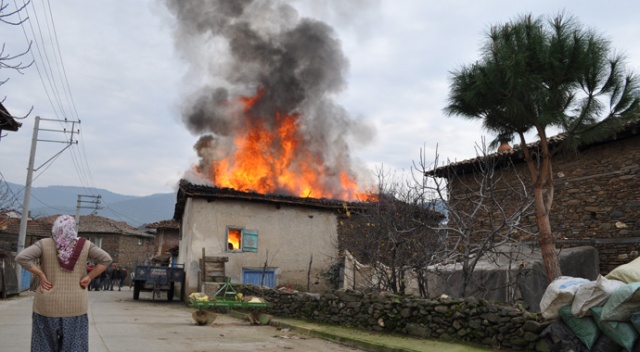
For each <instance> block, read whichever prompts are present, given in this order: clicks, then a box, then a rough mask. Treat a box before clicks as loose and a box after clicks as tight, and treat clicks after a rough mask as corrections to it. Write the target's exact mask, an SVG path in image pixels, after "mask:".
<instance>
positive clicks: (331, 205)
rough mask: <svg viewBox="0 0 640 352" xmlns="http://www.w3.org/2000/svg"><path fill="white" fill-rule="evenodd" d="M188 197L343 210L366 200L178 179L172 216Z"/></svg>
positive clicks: (362, 204) (178, 214)
mask: <svg viewBox="0 0 640 352" xmlns="http://www.w3.org/2000/svg"><path fill="white" fill-rule="evenodd" d="M188 198H201V199H207V200H215V199H231V200H243V201H247V202H258V203H272V204H278V205H294V206H301V207H307V208H318V209H328V210H343V209H344V207H345V206H347V207H349V208H356V209H359V208H366V207H367V205H368V203H366V202H345V201H340V200H333V199H319V198H300V197H293V196H284V195H275V194H260V193H256V192H240V191H236V190H234V189H232V188H219V187H214V186H204V185H195V184H192V183H190V182H189V181H187V180H184V179H183V180H180V184H179V187H178V196H177V202H176V207H175V211H174V215H173V218H174V219H175V220H179V219H181V218H182V213H183V212H184V207H185V203H186V201H187V199H188Z"/></svg>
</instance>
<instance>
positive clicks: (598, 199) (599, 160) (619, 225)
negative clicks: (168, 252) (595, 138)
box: [451, 135, 640, 274]
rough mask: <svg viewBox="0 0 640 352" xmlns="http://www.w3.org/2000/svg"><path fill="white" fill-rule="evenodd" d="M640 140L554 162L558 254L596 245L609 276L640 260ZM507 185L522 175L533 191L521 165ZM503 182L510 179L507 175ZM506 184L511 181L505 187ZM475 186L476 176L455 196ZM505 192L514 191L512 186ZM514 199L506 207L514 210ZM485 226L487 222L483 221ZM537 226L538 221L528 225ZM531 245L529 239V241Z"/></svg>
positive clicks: (461, 182) (458, 184)
mask: <svg viewBox="0 0 640 352" xmlns="http://www.w3.org/2000/svg"><path fill="white" fill-rule="evenodd" d="M638 160H640V136H638V135H632V136H630V137H628V138H620V139H617V140H613V141H610V142H607V143H602V144H599V145H595V146H591V147H589V148H587V149H584V150H582V151H580V152H579V153H578V154H575V155H574V154H564V155H563V154H557V155H554V157H553V171H554V186H555V190H554V198H553V206H552V209H551V215H550V221H551V228H552V230H553V232H554V234H555V235H556V238H557V245H558V248H567V247H574V246H583V245H591V246H594V247H596V248H597V249H598V250H599V252H600V263H601V266H600V269H601V272H602V273H603V274H606V273H608V272H609V271H611V270H612V269H613V268H615V267H616V266H618V265H620V264H625V263H627V262H629V261H630V260H632V259H634V258H635V257H637V256H638V252H637V248H638V245H639V244H640V220H639V219H640V178H639V177H638V174H639V173H640V164H639V163H638ZM503 171H505V172H509V173H511V176H510V177H504V178H503V179H502V180H511V181H510V182H511V183H512V182H513V180H514V179H515V177H514V173H516V172H517V173H519V174H520V176H521V177H522V178H523V179H524V181H525V182H526V183H527V185H530V183H531V176H530V175H529V172H528V170H527V169H526V164H525V163H524V162H521V163H519V164H517V165H516V167H515V170H513V169H508V170H503ZM503 176H508V175H507V174H504V175H503ZM505 182H506V181H505ZM472 184H473V175H472V174H467V175H462V176H460V178H459V179H456V180H454V181H453V182H452V184H451V187H452V194H453V197H456V194H457V193H456V192H460V191H461V190H465V186H469V185H472ZM502 189H508V187H507V185H506V183H505V184H504V185H503V187H502ZM509 198H510V197H509V194H506V195H505V198H504V202H503V203H502V204H503V205H507V206H508V205H509V202H510V199H509ZM479 223H481V221H479ZM525 223H526V224H528V225H530V226H531V225H535V218H534V217H533V215H530V216H528V217H527V218H526V219H525ZM527 239H529V238H527Z"/></svg>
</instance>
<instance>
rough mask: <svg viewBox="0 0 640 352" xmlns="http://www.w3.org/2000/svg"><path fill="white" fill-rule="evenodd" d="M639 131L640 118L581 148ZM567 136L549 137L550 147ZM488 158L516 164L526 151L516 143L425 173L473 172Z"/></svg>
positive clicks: (534, 146) (533, 146)
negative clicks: (512, 145) (507, 147)
mask: <svg viewBox="0 0 640 352" xmlns="http://www.w3.org/2000/svg"><path fill="white" fill-rule="evenodd" d="M638 133H640V120H638V121H634V122H630V123H627V124H626V125H625V126H624V127H623V128H622V129H621V130H620V131H619V132H618V133H616V134H615V135H613V136H611V137H609V138H607V139H604V140H602V141H599V142H596V143H591V144H586V145H583V146H581V147H580V149H581V150H584V149H587V148H589V147H592V146H595V145H600V144H604V143H608V142H612V141H615V140H620V139H625V138H629V137H631V136H635V135H637V134H638ZM566 137H567V135H566V133H560V134H558V135H555V136H552V137H549V138H548V139H547V140H548V144H549V149H551V150H553V149H554V148H557V147H559V146H561V144H562V142H563V141H564V140H565V139H566ZM539 145H540V141H536V142H533V143H529V144H527V147H528V148H529V150H530V151H532V152H533V153H534V154H535V151H536V150H537V148H538V147H539ZM488 158H494V159H497V160H496V161H497V163H498V165H500V164H501V163H504V164H506V163H507V162H508V161H510V162H513V163H514V164H517V163H521V162H524V152H523V151H522V148H521V147H520V146H519V145H516V146H514V147H513V148H512V149H510V150H506V151H503V152H500V153H498V152H496V153H492V154H488V155H486V156H478V157H475V158H472V159H467V160H463V161H458V162H454V163H449V164H447V165H444V166H440V167H438V168H435V169H433V170H429V171H427V172H425V175H426V176H436V177H448V176H449V175H459V174H463V173H466V172H473V171H474V170H475V169H476V167H477V166H478V165H479V164H480V163H481V162H482V161H486V159H488Z"/></svg>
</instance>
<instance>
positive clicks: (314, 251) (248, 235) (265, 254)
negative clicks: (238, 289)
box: [174, 180, 358, 294]
mask: <svg viewBox="0 0 640 352" xmlns="http://www.w3.org/2000/svg"><path fill="white" fill-rule="evenodd" d="M346 206H352V207H358V203H345V202H340V201H333V200H326V199H313V198H298V197H289V196H276V195H263V194H258V193H251V192H239V191H235V190H232V189H228V188H225V189H221V188H216V187H212V186H203V185H195V184H192V183H189V182H188V181H186V180H182V181H181V182H180V185H179V189H178V195H177V202H176V208H175V213H174V219H175V220H177V221H179V222H180V239H181V240H180V249H179V255H178V263H180V264H184V267H185V271H186V284H185V285H186V291H187V294H189V293H191V292H194V291H201V290H203V286H204V283H205V282H207V281H209V278H207V277H204V278H202V275H201V272H202V265H201V259H202V258H203V252H204V256H205V257H215V258H219V259H220V260H219V261H220V265H221V270H222V271H223V273H222V274H221V275H223V276H224V277H226V278H228V279H230V281H231V282H232V283H243V284H255V285H264V286H268V287H278V286H290V287H296V288H301V289H304V290H305V291H307V290H308V291H311V292H321V291H324V290H327V289H328V285H327V283H326V282H325V280H322V274H323V273H324V272H326V271H327V270H328V269H329V267H330V265H331V264H332V263H333V262H334V261H336V260H337V258H338V256H339V254H338V242H337V241H338V236H337V224H338V218H339V217H340V216H341V214H343V213H344V211H345V207H346Z"/></svg>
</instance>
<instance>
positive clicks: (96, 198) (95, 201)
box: [76, 194, 103, 232]
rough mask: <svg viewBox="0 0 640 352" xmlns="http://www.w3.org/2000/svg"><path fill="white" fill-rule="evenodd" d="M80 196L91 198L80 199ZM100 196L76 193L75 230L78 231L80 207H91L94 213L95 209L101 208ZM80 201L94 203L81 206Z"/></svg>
mask: <svg viewBox="0 0 640 352" xmlns="http://www.w3.org/2000/svg"><path fill="white" fill-rule="evenodd" d="M82 197H86V198H93V200H82ZM101 198H102V196H101V195H97V196H92V195H85V194H78V203H77V205H76V231H78V232H79V231H80V230H78V229H79V228H80V208H82V209H93V212H92V214H93V213H95V212H96V211H98V209H102V208H103V207H102V206H100V199H101ZM82 203H90V204H95V205H94V206H83V205H82Z"/></svg>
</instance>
